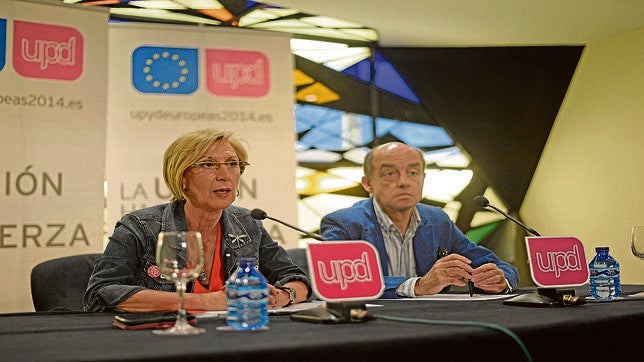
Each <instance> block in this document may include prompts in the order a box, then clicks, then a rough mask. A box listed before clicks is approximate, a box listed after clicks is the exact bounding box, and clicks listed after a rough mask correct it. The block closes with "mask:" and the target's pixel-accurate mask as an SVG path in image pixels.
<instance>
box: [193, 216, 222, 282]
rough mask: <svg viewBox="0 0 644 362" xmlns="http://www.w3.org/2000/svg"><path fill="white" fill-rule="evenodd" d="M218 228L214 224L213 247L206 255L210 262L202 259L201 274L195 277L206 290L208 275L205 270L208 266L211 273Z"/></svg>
mask: <svg viewBox="0 0 644 362" xmlns="http://www.w3.org/2000/svg"><path fill="white" fill-rule="evenodd" d="M218 226H219V223H216V224H215V227H214V228H213V231H212V234H214V236H215V241H214V246H213V248H212V253H210V254H209V255H208V256H209V259H210V260H209V261H206V258H205V257H204V264H203V267H202V268H201V273H199V276H198V277H197V280H198V281H199V283H201V284H202V285H203V286H204V287H206V288H208V279H209V278H210V275H208V273H206V268H207V266H208V265H210V266H211V272H212V265H214V261H215V251H216V250H217V231H218V230H219V227H218ZM210 257H211V258H210Z"/></svg>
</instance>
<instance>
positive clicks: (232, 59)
mask: <svg viewBox="0 0 644 362" xmlns="http://www.w3.org/2000/svg"><path fill="white" fill-rule="evenodd" d="M206 86H207V88H208V91H209V92H211V93H212V94H215V95H218V96H232V97H255V98H256V97H263V96H265V95H266V94H267V93H268V90H269V88H270V64H269V62H268V58H267V57H266V55H264V54H262V53H260V52H257V51H242V50H224V49H207V50H206Z"/></svg>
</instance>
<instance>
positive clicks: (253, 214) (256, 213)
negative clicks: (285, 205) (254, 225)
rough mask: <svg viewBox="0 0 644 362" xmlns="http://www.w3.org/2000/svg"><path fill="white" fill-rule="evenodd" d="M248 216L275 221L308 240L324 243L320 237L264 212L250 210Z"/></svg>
mask: <svg viewBox="0 0 644 362" xmlns="http://www.w3.org/2000/svg"><path fill="white" fill-rule="evenodd" d="M250 216H251V217H252V218H253V219H255V220H264V219H269V220H273V221H277V222H278V223H280V224H282V225H284V226H286V227H289V228H291V229H293V230H297V231H299V232H301V233H302V234H304V235H306V236H308V237H310V238H313V239H315V240H319V241H325V240H324V238H323V237H322V236H320V235H318V234H315V233H312V232H308V231H306V230H302V229H300V228H298V227H297V226H293V225H291V224H288V223H285V222H284V221H282V220H278V219H275V218H273V217H270V216H268V214H266V212H265V211H264V210H262V209H253V210H251V212H250Z"/></svg>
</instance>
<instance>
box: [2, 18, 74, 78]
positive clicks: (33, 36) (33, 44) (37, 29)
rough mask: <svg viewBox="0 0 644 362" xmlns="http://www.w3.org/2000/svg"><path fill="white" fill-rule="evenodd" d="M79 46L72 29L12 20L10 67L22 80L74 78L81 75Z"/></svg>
mask: <svg viewBox="0 0 644 362" xmlns="http://www.w3.org/2000/svg"><path fill="white" fill-rule="evenodd" d="M83 45H84V39H83V36H82V34H81V33H80V32H79V31H78V30H76V29H74V28H71V27H67V26H60V25H50V24H40V23H32V22H28V21H21V20H14V21H13V67H14V69H15V70H16V72H17V73H18V74H20V75H22V76H23V77H28V78H43V79H61V80H75V79H77V78H78V77H80V75H81V74H82V73H83Z"/></svg>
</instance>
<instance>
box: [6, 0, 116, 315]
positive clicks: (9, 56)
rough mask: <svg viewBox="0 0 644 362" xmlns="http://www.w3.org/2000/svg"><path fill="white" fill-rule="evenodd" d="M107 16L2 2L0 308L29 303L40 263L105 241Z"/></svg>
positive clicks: (99, 11) (21, 308)
mask: <svg viewBox="0 0 644 362" xmlns="http://www.w3.org/2000/svg"><path fill="white" fill-rule="evenodd" d="M107 21H108V11H107V10H106V9H88V8H86V7H80V6H78V7H75V6H74V7H71V6H69V5H67V6H61V5H59V4H54V3H52V2H50V3H44V2H29V1H17V0H16V1H14V0H11V1H1V2H0V127H1V128H2V132H0V155H2V156H1V157H0V172H1V174H0V175H1V176H0V189H1V190H2V192H1V195H2V196H0V198H1V201H0V264H1V265H2V270H3V273H4V277H3V281H2V284H1V285H0V294H2V297H1V298H0V313H5V312H22V311H32V310H33V305H32V302H31V290H30V278H29V277H30V273H31V269H32V267H33V266H34V265H36V264H37V263H39V262H42V261H44V260H47V259H52V258H55V257H61V256H66V255H73V254H83V253H90V252H100V251H101V250H102V248H103V238H104V208H105V198H104V175H105V127H106V104H107V103H106V98H107V87H106V84H107V76H106V74H107V47H106V44H107Z"/></svg>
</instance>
